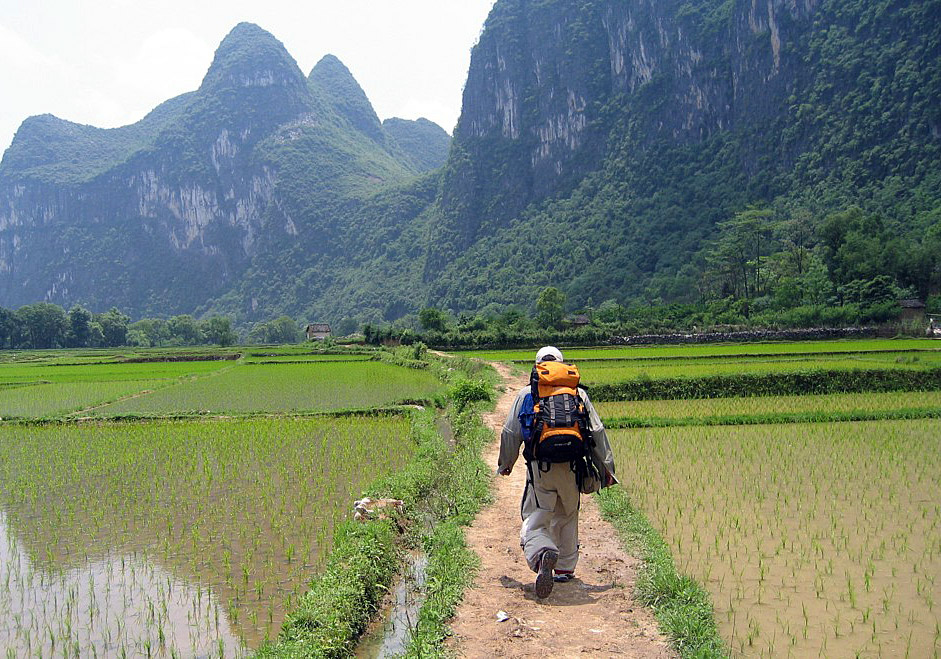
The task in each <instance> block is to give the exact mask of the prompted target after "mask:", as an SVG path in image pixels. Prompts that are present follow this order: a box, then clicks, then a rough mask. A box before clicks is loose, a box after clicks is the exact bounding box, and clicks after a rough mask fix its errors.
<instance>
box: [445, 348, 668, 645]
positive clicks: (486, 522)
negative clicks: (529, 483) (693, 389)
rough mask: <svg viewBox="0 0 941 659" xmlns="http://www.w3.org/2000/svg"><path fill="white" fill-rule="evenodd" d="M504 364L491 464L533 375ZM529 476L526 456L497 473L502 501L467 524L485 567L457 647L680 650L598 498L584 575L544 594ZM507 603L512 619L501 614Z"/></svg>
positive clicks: (462, 612)
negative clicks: (530, 542)
mask: <svg viewBox="0 0 941 659" xmlns="http://www.w3.org/2000/svg"><path fill="white" fill-rule="evenodd" d="M495 367H496V368H497V369H498V370H499V371H500V373H501V375H502V376H503V379H504V386H505V387H506V391H505V392H504V393H503V394H502V395H501V397H500V400H499V402H498V404H497V407H496V410H495V411H494V412H493V413H492V414H490V415H488V416H487V417H486V419H485V421H486V423H487V425H488V426H489V427H490V428H491V429H492V430H493V433H494V440H493V443H492V444H491V445H490V446H489V447H488V448H487V449H486V451H485V457H484V459H485V461H486V462H487V464H488V466H489V467H491V468H492V469H495V465H496V461H497V454H498V452H499V439H498V438H499V433H500V429H501V427H502V425H503V421H504V419H505V418H506V415H507V413H508V410H509V408H510V406H511V405H512V403H513V400H514V398H515V396H516V392H517V390H518V389H519V388H520V387H522V386H524V385H525V384H526V376H512V375H511V369H510V368H509V367H507V366H506V365H503V364H495ZM621 459H627V456H622V458H621ZM525 474H526V469H525V465H524V464H523V463H522V461H521V462H520V463H517V466H516V468H514V470H513V474H512V475H510V476H509V477H506V478H497V479H496V480H495V482H494V484H493V495H494V503H493V504H491V505H490V506H488V507H487V508H485V509H484V510H482V511H481V512H480V514H479V515H478V516H477V518H476V520H475V521H474V523H473V524H472V525H471V526H470V527H469V528H468V530H467V533H466V536H467V544H468V545H469V546H470V548H471V549H472V550H473V551H474V552H475V553H476V554H477V555H478V556H479V557H480V570H479V572H478V573H477V577H476V579H475V581H474V585H473V586H472V587H471V588H470V589H469V590H468V591H467V592H466V593H465V597H464V601H463V603H462V604H461V606H460V607H459V608H458V611H457V615H456V616H455V618H454V621H453V624H452V629H453V631H454V637H453V638H452V640H451V646H452V649H453V650H454V651H455V652H456V653H457V654H458V655H459V656H463V657H494V656H515V657H521V656H522V657H527V656H533V657H535V656H538V657H550V656H551V657H560V656H566V657H567V656H580V654H581V653H583V652H595V653H602V654H604V655H611V654H621V653H624V654H627V655H628V656H632V657H670V656H673V651H672V650H671V649H670V646H669V644H668V641H667V640H666V638H664V637H663V636H662V635H661V634H660V633H659V632H658V631H657V623H656V621H655V620H654V618H653V615H652V614H651V612H650V611H649V610H647V609H645V608H643V607H641V606H639V605H638V604H637V603H636V602H635V601H634V600H633V599H632V593H633V591H634V582H635V577H636V570H637V567H638V563H639V561H638V559H636V558H634V557H632V556H629V555H628V554H626V553H625V552H624V551H623V549H622V548H621V543H620V540H619V538H618V535H617V533H616V532H615V530H614V529H613V528H612V527H611V526H610V525H609V524H608V523H607V522H605V521H603V520H602V519H601V515H600V513H599V511H598V506H597V503H596V501H595V499H594V497H587V496H586V497H583V498H582V509H581V517H580V531H581V533H580V540H581V545H582V554H581V560H580V562H579V565H578V570H577V574H578V578H577V579H574V580H573V581H571V582H569V583H565V584H556V586H555V588H554V589H553V591H552V594H551V595H550V596H549V597H548V598H546V599H545V600H542V601H540V600H538V599H536V596H535V594H534V593H533V579H534V576H535V575H534V574H533V573H532V572H531V571H530V570H529V568H528V566H527V565H526V561H525V559H524V558H523V554H522V551H521V550H520V547H519V529H520V517H519V502H520V496H521V495H522V492H523V485H524V480H525ZM498 611H505V612H506V613H507V614H508V615H509V616H510V618H509V619H508V620H506V621H505V622H499V621H498V620H497V612H498Z"/></svg>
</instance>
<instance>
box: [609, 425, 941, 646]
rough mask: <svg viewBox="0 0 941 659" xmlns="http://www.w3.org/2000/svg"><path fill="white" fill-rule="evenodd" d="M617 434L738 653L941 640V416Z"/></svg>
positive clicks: (653, 511)
mask: <svg viewBox="0 0 941 659" xmlns="http://www.w3.org/2000/svg"><path fill="white" fill-rule="evenodd" d="M610 434H611V436H612V440H613V443H614V448H615V453H616V455H618V456H619V457H620V460H619V463H618V464H619V476H623V479H622V481H623V482H624V483H625V484H626V485H625V487H626V488H627V489H628V491H629V493H630V495H631V497H632V499H633V500H634V501H635V503H636V504H637V505H638V506H639V507H640V508H641V509H642V510H643V511H644V512H645V513H646V514H647V516H648V518H649V519H650V520H651V522H652V523H653V524H654V526H655V527H656V528H657V529H658V530H659V531H660V532H661V534H662V535H663V537H664V539H665V540H666V541H667V542H668V544H669V545H670V546H671V548H672V550H673V553H674V556H675V559H676V562H677V565H678V566H679V567H680V568H681V569H683V570H686V571H687V572H688V573H689V574H691V575H692V576H694V577H695V578H697V579H698V580H700V581H701V583H703V584H704V585H705V586H706V588H707V589H708V590H709V591H710V593H711V594H712V598H713V602H714V604H715V608H716V613H717V620H718V622H719V625H720V631H721V632H722V633H723V635H724V636H725V637H726V640H727V641H728V642H729V643H730V646H731V648H732V650H733V652H734V653H739V652H742V653H744V654H758V655H776V654H779V653H781V652H783V651H784V650H783V648H785V647H786V648H788V650H787V652H789V653H792V654H797V655H809V654H822V655H829V656H855V655H857V654H863V655H876V654H879V655H884V656H902V655H904V654H905V653H906V652H908V653H909V655H910V656H931V655H932V654H937V653H938V651H939V646H938V639H937V634H936V633H935V630H936V628H937V626H938V625H939V624H941V617H939V616H941V614H939V612H938V610H937V607H935V606H934V601H935V600H936V599H937V597H938V595H939V591H938V575H939V573H941V555H939V552H938V546H939V543H941V491H939V489H938V487H937V483H938V482H939V481H941V450H939V448H941V439H939V438H941V422H939V421H936V420H921V421H898V422H896V421H892V422H867V423H841V424H825V423H818V424H803V425H800V424H796V425H790V426H747V427H746V426H741V427H722V428H713V427H702V426H699V427H685V428H670V429H662V430H661V429H640V430H615V431H612V432H611V433H610Z"/></svg>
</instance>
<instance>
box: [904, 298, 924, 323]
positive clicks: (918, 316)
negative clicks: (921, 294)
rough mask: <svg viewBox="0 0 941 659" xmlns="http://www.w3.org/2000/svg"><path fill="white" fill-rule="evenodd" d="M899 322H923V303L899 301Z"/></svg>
mask: <svg viewBox="0 0 941 659" xmlns="http://www.w3.org/2000/svg"><path fill="white" fill-rule="evenodd" d="M899 320H900V321H901V322H903V323H911V322H916V323H922V322H924V321H925V303H924V302H922V301H921V300H899Z"/></svg>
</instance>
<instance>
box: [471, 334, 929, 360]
mask: <svg viewBox="0 0 941 659" xmlns="http://www.w3.org/2000/svg"><path fill="white" fill-rule="evenodd" d="M538 347H539V346H534V347H533V348H532V349H530V350H518V349H512V350H470V351H456V352H455V354H457V355H459V356H461V357H477V358H480V359H490V360H494V361H521V362H527V361H528V362H531V361H532V359H533V356H534V355H535V354H536V350H537V349H538ZM560 348H561V350H562V354H564V355H565V357H566V359H567V360H571V361H578V360H584V359H592V358H613V359H619V358H622V359H638V358H642V357H664V358H675V357H701V356H705V355H708V356H726V357H736V356H739V355H742V354H749V355H754V354H781V353H785V354H786V353H796V354H803V353H806V354H815V353H836V354H840V353H843V352H865V351H879V350H888V351H890V352H892V351H908V350H925V351H928V352H932V351H938V350H941V342H939V341H937V340H935V339H858V340H846V341H841V340H835V341H783V342H769V343H733V344H729V343H708V344H681V345H647V346H604V347H594V348H566V347H565V346H560Z"/></svg>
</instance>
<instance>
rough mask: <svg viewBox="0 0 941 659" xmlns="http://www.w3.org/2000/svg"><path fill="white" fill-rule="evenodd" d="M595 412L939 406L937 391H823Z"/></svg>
mask: <svg viewBox="0 0 941 659" xmlns="http://www.w3.org/2000/svg"><path fill="white" fill-rule="evenodd" d="M595 407H596V408H597V410H598V413H599V414H600V415H601V417H602V418H603V419H604V420H605V422H606V423H607V422H609V421H611V420H614V419H625V418H627V419H702V418H706V417H724V416H729V417H734V416H744V415H756V416H757V415H775V414H811V415H812V414H814V413H820V414H824V413H827V414H832V413H852V412H891V411H895V410H902V409H912V408H930V407H941V392H939V391H901V392H886V393H854V394H823V395H811V394H807V395H803V396H757V397H752V396H749V397H736V398H703V399H685V400H644V401H618V402H597V403H595Z"/></svg>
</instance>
